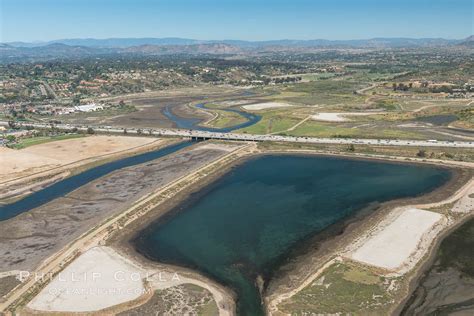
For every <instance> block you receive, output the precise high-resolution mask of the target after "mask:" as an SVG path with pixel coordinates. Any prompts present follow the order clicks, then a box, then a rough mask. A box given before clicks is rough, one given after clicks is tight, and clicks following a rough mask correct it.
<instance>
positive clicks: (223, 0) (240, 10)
mask: <svg viewBox="0 0 474 316" xmlns="http://www.w3.org/2000/svg"><path fill="white" fill-rule="evenodd" d="M0 3H1V4H0V41H1V42H9V41H35V40H43V41H44V40H51V39H64V38H86V37H93V38H108V37H185V38H193V39H244V40H267V39H287V38H290V39H319V38H323V39H363V38H371V37H417V38H418V37H444V38H464V37H467V36H469V35H471V34H473V33H474V31H473V20H474V18H473V6H474V0H288V1H282V0H271V1H270V0H267V1H263V0H233V1H231V0H0Z"/></svg>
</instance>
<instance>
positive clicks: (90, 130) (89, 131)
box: [87, 127, 95, 135]
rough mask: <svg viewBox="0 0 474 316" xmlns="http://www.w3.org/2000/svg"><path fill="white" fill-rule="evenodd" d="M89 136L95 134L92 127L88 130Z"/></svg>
mask: <svg viewBox="0 0 474 316" xmlns="http://www.w3.org/2000/svg"><path fill="white" fill-rule="evenodd" d="M87 134H91V135H92V134H95V131H94V129H93V128H92V127H88V128H87Z"/></svg>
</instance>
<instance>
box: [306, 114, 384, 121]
mask: <svg viewBox="0 0 474 316" xmlns="http://www.w3.org/2000/svg"><path fill="white" fill-rule="evenodd" d="M382 113H383V112H339V113H329V112H322V113H317V114H314V115H313V116H312V117H311V118H312V119H313V120H315V121H325V122H349V121H351V120H350V118H347V116H366V115H375V114H382Z"/></svg>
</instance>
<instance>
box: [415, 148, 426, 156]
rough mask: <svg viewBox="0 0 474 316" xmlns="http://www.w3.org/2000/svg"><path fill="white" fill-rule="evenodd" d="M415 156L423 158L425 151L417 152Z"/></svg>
mask: <svg viewBox="0 0 474 316" xmlns="http://www.w3.org/2000/svg"><path fill="white" fill-rule="evenodd" d="M416 156H417V157H421V158H424V157H426V151H425V150H423V149H420V150H419V151H418V153H417V154H416Z"/></svg>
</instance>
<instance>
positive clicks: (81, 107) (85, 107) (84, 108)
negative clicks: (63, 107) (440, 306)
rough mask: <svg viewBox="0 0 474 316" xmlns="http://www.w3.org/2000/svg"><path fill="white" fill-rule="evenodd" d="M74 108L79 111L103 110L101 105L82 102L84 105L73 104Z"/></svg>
mask: <svg viewBox="0 0 474 316" xmlns="http://www.w3.org/2000/svg"><path fill="white" fill-rule="evenodd" d="M74 109H75V110H76V111H79V112H93V111H98V110H103V109H104V107H103V106H102V105H96V104H95V103H91V104H84V105H75V106H74Z"/></svg>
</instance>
